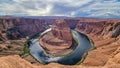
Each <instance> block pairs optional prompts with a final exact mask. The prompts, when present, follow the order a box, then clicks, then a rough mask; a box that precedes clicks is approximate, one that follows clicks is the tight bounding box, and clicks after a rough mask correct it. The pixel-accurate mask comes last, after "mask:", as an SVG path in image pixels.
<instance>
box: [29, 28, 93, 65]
mask: <svg viewBox="0 0 120 68" xmlns="http://www.w3.org/2000/svg"><path fill="white" fill-rule="evenodd" d="M48 31H51V29H48V30H46V31H44V32H43V33H41V34H40V36H42V35H44V34H45V33H47V32H48ZM72 35H73V38H74V40H76V41H77V43H78V46H77V47H76V48H75V49H74V51H73V52H71V53H70V54H67V55H65V56H57V57H56V56H52V55H49V54H46V52H45V51H44V49H43V48H42V47H41V46H40V44H39V38H33V39H30V40H29V42H28V45H29V49H30V54H31V55H32V56H33V57H34V58H35V59H37V60H38V61H39V62H40V63H43V64H47V63H50V62H57V63H60V64H65V65H75V64H78V63H81V62H82V60H83V59H84V58H85V56H86V54H87V52H88V51H89V50H91V49H93V48H94V46H93V43H92V42H91V40H90V39H89V38H88V37H87V36H86V35H84V34H82V33H79V32H77V31H75V30H72Z"/></svg>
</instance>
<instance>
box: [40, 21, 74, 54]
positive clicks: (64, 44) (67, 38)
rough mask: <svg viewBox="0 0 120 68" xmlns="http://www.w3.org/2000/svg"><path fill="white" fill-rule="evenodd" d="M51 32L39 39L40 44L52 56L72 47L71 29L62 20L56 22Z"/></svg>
mask: <svg viewBox="0 0 120 68" xmlns="http://www.w3.org/2000/svg"><path fill="white" fill-rule="evenodd" d="M51 28H52V30H51V31H50V32H48V33H47V34H45V35H44V36H43V37H42V38H41V39H40V44H41V45H42V47H43V48H45V49H47V50H48V51H49V53H51V54H54V53H58V52H61V51H63V50H65V49H68V48H70V47H71V45H72V33H71V29H70V28H69V26H68V25H67V23H65V21H64V20H56V22H55V23H54V24H53V25H52V26H51Z"/></svg>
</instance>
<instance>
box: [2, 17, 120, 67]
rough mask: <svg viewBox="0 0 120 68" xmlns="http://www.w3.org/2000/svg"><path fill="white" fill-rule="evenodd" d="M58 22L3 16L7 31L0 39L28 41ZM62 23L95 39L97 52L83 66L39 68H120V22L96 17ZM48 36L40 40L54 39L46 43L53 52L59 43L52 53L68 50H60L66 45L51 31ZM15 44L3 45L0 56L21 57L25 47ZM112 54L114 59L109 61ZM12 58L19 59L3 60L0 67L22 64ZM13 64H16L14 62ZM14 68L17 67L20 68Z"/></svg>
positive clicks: (55, 65)
mask: <svg viewBox="0 0 120 68" xmlns="http://www.w3.org/2000/svg"><path fill="white" fill-rule="evenodd" d="M55 20H56V19H39V18H38V19H32V18H31V19H30V18H5V17H1V18H0V29H1V30H4V32H2V33H1V34H2V35H1V38H0V40H5V38H7V40H11V39H19V40H20V39H21V38H25V37H27V36H28V37H31V36H34V35H35V34H37V33H39V32H42V31H44V30H46V29H47V28H50V27H49V25H51V24H53V23H55V22H56V21H55ZM62 20H64V21H65V22H66V23H68V26H70V28H72V29H76V30H77V31H80V32H83V33H85V34H87V35H88V36H89V37H90V38H91V39H92V40H93V42H94V44H95V46H96V49H95V50H93V51H90V52H89V53H88V56H87V57H86V59H85V60H84V62H83V63H82V64H81V65H76V66H64V65H59V64H49V65H48V66H47V65H46V66H44V65H41V66H40V67H42V66H43V67H47V68H50V67H53V66H54V67H58V68H60V67H66V68H68V67H70V68H74V67H75V68H77V67H78V68H80V67H81V68H82V67H83V68H94V67H93V66H97V67H96V68H99V66H100V68H115V67H116V68H119V67H120V66H119V65H120V64H119V59H120V58H119V54H118V51H119V49H117V48H118V47H120V20H118V19H95V18H94V19H93V18H65V19H64V18H63V19H62ZM5 35H7V36H5ZM47 35H48V36H47ZM47 35H46V36H44V40H43V39H42V40H41V41H44V42H45V41H46V40H50V39H51V38H52V40H51V41H47V42H46V43H47V44H46V46H45V47H47V46H49V48H50V50H53V47H52V46H53V45H54V46H55V45H58V44H60V45H58V46H56V47H55V49H56V50H58V51H53V52H52V53H56V52H59V50H62V49H65V48H69V46H68V47H67V46H63V47H60V46H61V43H63V42H64V41H63V40H61V39H58V38H55V37H57V36H54V35H53V34H52V32H50V33H48V34H47ZM3 37H4V38H3ZM53 38H54V39H53ZM16 41H17V40H13V42H12V43H11V41H10V44H8V43H2V44H0V56H6V55H11V54H12V55H15V54H19V53H20V51H22V48H23V47H24V44H23V42H20V41H18V42H16ZM23 41H24V40H23ZM53 41H54V44H53V43H52V42H53ZM58 41H59V43H58ZM24 42H25V41H24ZM48 44H49V45H48ZM50 44H51V45H50ZM4 45H5V46H4ZM66 45H68V44H66ZM50 46H51V47H50ZM116 50H118V51H116ZM48 52H49V51H48ZM65 52H66V51H65ZM111 55H112V56H113V57H112V58H110V59H109V57H111ZM5 58H8V57H5ZM5 58H4V57H3V58H2V59H5ZM13 58H16V57H14V56H12V57H11V58H8V59H12V60H10V61H9V62H8V60H2V59H1V58H0V66H2V65H1V64H5V65H3V66H2V67H3V68H7V67H8V68H10V67H11V65H13V66H14V65H15V64H17V65H18V64H19V60H18V59H21V58H20V57H19V58H17V60H18V61H17V60H16V59H13ZM27 59H29V58H27ZM29 60H30V59H29ZM13 61H15V63H14V62H13ZM31 61H32V60H30V62H31ZM3 62H4V63H3ZM7 64H8V65H7ZM21 64H23V65H24V64H26V63H20V64H19V65H21ZM28 64H29V63H28ZM19 65H18V68H22V66H20V67H19ZM30 65H31V64H30ZM104 65H105V66H104ZM5 66H7V67H5ZM86 66H88V67H86ZM2 67H0V68H2ZM28 67H29V66H28ZM30 67H33V65H32V66H30ZM30 67H29V68H30ZM43 67H42V68H43ZM15 68H17V66H16V67H15ZM23 68H25V67H23Z"/></svg>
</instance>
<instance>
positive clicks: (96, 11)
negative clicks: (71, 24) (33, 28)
mask: <svg viewBox="0 0 120 68" xmlns="http://www.w3.org/2000/svg"><path fill="white" fill-rule="evenodd" d="M119 6H120V2H119V1H118V0H61V1H60V0H1V2H0V15H31V16H50V15H51V16H57V15H59V16H83V17H112V16H117V17H120V8H119Z"/></svg>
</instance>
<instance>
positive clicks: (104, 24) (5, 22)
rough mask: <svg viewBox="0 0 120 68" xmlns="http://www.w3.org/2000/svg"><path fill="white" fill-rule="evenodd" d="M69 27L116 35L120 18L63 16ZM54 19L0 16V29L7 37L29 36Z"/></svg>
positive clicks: (118, 30) (41, 29)
mask: <svg viewBox="0 0 120 68" xmlns="http://www.w3.org/2000/svg"><path fill="white" fill-rule="evenodd" d="M63 19H64V21H65V22H67V23H68V24H69V26H70V27H71V29H77V30H78V31H81V32H84V33H86V34H93V35H101V36H105V37H117V36H119V34H120V20H117V19H94V18H63ZM55 20H56V19H50V18H49V19H39V18H38V19H32V18H10V17H9V18H8V17H0V31H4V32H5V33H6V35H7V38H9V39H19V38H22V37H27V36H29V37H31V36H33V35H35V34H37V33H39V32H42V31H44V30H45V29H47V28H49V25H51V24H53V23H55Z"/></svg>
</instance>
